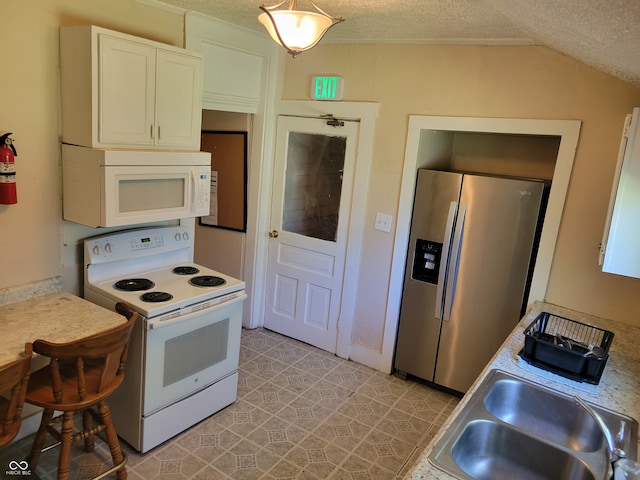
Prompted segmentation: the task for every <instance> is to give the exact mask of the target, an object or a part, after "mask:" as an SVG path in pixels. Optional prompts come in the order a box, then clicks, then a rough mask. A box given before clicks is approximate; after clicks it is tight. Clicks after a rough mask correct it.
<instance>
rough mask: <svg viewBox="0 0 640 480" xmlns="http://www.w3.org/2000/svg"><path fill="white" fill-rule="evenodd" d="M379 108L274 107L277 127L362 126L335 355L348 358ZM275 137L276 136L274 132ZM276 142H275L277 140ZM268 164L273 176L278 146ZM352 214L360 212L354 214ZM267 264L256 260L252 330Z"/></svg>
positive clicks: (262, 239) (260, 309) (267, 194)
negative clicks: (306, 123) (299, 120)
mask: <svg viewBox="0 0 640 480" xmlns="http://www.w3.org/2000/svg"><path fill="white" fill-rule="evenodd" d="M378 110H379V105H378V104H377V103H371V102H335V103H332V102H317V101H316V102H314V101H298V100H281V101H278V102H276V104H275V112H274V113H275V115H274V119H273V122H274V124H275V122H276V119H277V117H278V116H279V115H289V116H300V117H320V116H321V115H329V114H331V115H333V116H334V117H335V118H338V119H349V120H357V121H359V123H360V128H359V132H358V145H357V152H356V160H355V161H356V164H355V171H354V182H353V193H352V199H351V207H350V209H349V226H348V228H347V248H346V253H345V271H344V276H343V281H342V286H343V288H342V297H341V300H340V312H339V315H338V339H337V345H336V355H338V356H339V357H342V358H349V354H350V352H351V329H352V327H353V314H354V310H355V300H356V287H357V284H358V273H359V267H360V251H361V245H362V238H363V235H364V227H365V215H364V212H365V210H366V205H367V191H368V186H369V172H370V170H371V160H372V155H373V140H374V128H375V122H376V119H377V117H378ZM273 134H274V135H275V129H274V132H273ZM274 143H275V140H274ZM264 161H265V163H268V164H269V172H271V173H273V170H274V168H273V164H274V161H275V147H274V148H273V149H272V150H271V152H270V155H269V157H266V156H265V158H264ZM272 185H273V178H272V174H270V175H264V176H263V177H262V180H261V185H260V189H261V190H262V191H263V192H264V196H262V198H268V199H269V201H268V202H266V203H268V204H267V205H262V206H261V207H260V209H261V211H262V212H263V215H265V217H264V218H263V219H262V221H261V222H260V223H261V224H262V225H263V226H264V228H263V229H262V231H260V230H258V232H257V243H258V244H259V248H260V250H261V251H268V248H267V247H268V242H269V237H268V235H267V233H268V231H269V226H270V225H269V222H270V220H271V202H272V193H273V192H272ZM352 212H360V213H359V214H356V215H352ZM267 262H268V257H267V256H266V255H263V256H261V257H260V258H259V259H258V258H256V263H255V277H254V278H255V280H256V283H259V285H256V288H255V290H254V291H255V292H263V294H262V298H261V299H260V301H259V302H258V303H254V311H253V315H252V317H253V318H252V322H251V325H252V327H260V326H263V324H264V312H265V308H266V305H267V304H268V302H266V298H265V296H266V294H267V289H266V282H267Z"/></svg>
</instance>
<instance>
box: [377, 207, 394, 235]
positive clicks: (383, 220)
mask: <svg viewBox="0 0 640 480" xmlns="http://www.w3.org/2000/svg"><path fill="white" fill-rule="evenodd" d="M392 221H393V218H392V217H391V215H387V214H386V213H380V212H378V213H377V214H376V224H375V225H374V228H375V229H376V230H380V231H381V232H390V231H391V222H392Z"/></svg>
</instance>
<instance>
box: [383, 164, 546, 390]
mask: <svg viewBox="0 0 640 480" xmlns="http://www.w3.org/2000/svg"><path fill="white" fill-rule="evenodd" d="M544 188H545V185H544V182H542V181H537V180H533V181H530V180H521V179H513V178H503V177H494V176H485V175H472V174H462V173H455V172H440V171H434V170H424V169H422V170H419V171H418V179H417V184H416V194H415V200H414V206H413V217H412V221H411V235H410V237H409V249H408V257H407V266H406V271H405V277H404V287H403V293H402V304H401V310H400V320H399V326H398V336H397V342H396V352H395V361H394V369H395V371H396V372H397V373H399V374H400V375H406V374H411V375H414V376H416V377H419V378H422V379H424V380H427V381H429V382H432V383H435V384H438V385H442V386H444V387H447V388H449V389H452V390H456V391H458V392H466V391H467V390H468V388H469V387H470V386H471V384H472V383H473V381H474V380H475V378H476V377H477V376H478V374H479V373H480V372H481V370H482V369H483V368H484V367H485V365H486V364H487V363H488V362H489V360H491V357H492V356H493V355H494V354H495V352H496V351H497V350H498V348H499V347H500V345H501V344H502V342H503V341H504V339H505V338H506V337H507V335H508V334H509V333H510V332H511V331H512V330H513V328H514V327H515V325H516V324H517V323H518V321H519V320H520V316H521V313H522V306H523V300H524V295H525V292H526V290H527V288H528V283H529V278H530V266H531V265H532V262H533V261H534V259H533V251H534V250H535V244H536V236H537V235H536V232H537V227H538V221H539V216H540V211H541V207H542V203H543V195H544Z"/></svg>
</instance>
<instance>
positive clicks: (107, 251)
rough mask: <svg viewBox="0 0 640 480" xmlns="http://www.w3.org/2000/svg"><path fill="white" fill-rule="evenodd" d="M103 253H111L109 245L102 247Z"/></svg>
mask: <svg viewBox="0 0 640 480" xmlns="http://www.w3.org/2000/svg"><path fill="white" fill-rule="evenodd" d="M104 251H105V252H106V253H111V244H110V243H107V244H106V245H105V246H104Z"/></svg>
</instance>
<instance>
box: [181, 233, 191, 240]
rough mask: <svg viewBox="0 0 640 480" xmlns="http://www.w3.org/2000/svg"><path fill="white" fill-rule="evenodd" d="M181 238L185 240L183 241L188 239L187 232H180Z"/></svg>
mask: <svg viewBox="0 0 640 480" xmlns="http://www.w3.org/2000/svg"><path fill="white" fill-rule="evenodd" d="M182 239H183V240H185V241H187V240H189V233H188V232H183V233H182Z"/></svg>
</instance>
